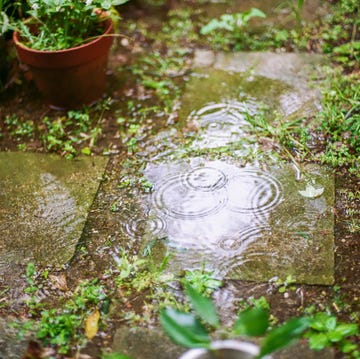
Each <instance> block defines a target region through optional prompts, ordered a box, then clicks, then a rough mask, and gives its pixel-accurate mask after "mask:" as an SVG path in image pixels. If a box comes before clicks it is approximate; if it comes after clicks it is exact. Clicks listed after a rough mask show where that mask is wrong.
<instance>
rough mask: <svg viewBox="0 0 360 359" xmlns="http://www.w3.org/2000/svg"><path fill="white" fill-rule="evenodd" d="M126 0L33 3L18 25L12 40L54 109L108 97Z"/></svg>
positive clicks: (75, 106) (64, 0)
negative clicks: (118, 25) (115, 40)
mask: <svg viewBox="0 0 360 359" xmlns="http://www.w3.org/2000/svg"><path fill="white" fill-rule="evenodd" d="M126 1H128V0H75V1H71V0H29V7H30V9H29V10H28V12H27V14H28V15H29V17H28V18H26V20H25V21H20V22H17V23H15V24H14V25H13V27H14V30H15V31H14V34H13V40H14V44H15V47H16V51H17V54H18V57H19V60H20V61H21V62H22V63H24V64H26V65H28V67H29V69H30V71H31V73H32V75H33V79H34V82H35V85H36V86H37V87H38V89H39V90H40V92H41V94H42V95H43V96H44V98H45V100H46V101H47V102H48V103H49V104H50V105H51V106H52V107H54V108H62V109H70V108H77V107H80V106H81V105H83V104H91V103H92V102H95V101H96V100H97V99H99V98H100V97H101V96H102V95H103V93H104V91H105V85H106V74H105V71H106V66H107V59H108V55H109V51H110V48H111V45H112V40H113V36H114V22H115V21H116V19H117V18H118V14H117V12H116V10H115V6H117V5H120V4H123V3H125V2H126Z"/></svg>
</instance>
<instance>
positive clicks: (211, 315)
mask: <svg viewBox="0 0 360 359" xmlns="http://www.w3.org/2000/svg"><path fill="white" fill-rule="evenodd" d="M185 291H186V294H187V295H188V297H189V299H190V301H191V304H192V306H193V308H194V310H195V312H196V313H197V314H198V315H199V317H200V318H201V319H202V320H203V321H204V322H205V323H208V324H210V325H212V326H213V327H215V328H218V327H219V324H220V322H219V317H218V315H217V313H216V308H215V306H214V303H213V302H212V300H211V299H210V298H207V297H205V296H203V295H201V294H200V293H199V292H198V291H197V290H196V289H194V288H193V287H192V286H191V285H186V286H185Z"/></svg>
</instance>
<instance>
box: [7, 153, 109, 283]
mask: <svg viewBox="0 0 360 359" xmlns="http://www.w3.org/2000/svg"><path fill="white" fill-rule="evenodd" d="M106 163H107V159H106V158H104V157H99V158H96V157H93V158H79V159H77V160H74V161H69V160H66V159H63V158H60V157H59V156H52V155H41V154H34V153H17V152H16V153H15V152H1V153H0V203H1V209H0V232H1V238H2V240H1V246H0V274H1V275H4V277H5V273H13V272H14V270H15V268H16V266H20V265H24V264H26V263H28V262H30V261H32V262H34V263H36V264H38V265H42V266H47V265H50V266H54V267H55V268H61V267H62V266H64V265H65V264H66V263H67V262H68V261H69V260H70V259H71V258H72V256H73V254H74V252H75V247H76V245H77V243H78V241H79V239H80V237H81V234H82V230H83V226H84V223H85V221H86V218H87V215H88V211H89V209H90V206H91V204H92V202H93V200H94V197H95V194H96V192H97V190H98V186H99V183H100V180H101V177H102V175H103V173H104V170H105V166H106ZM6 277H7V278H8V276H6ZM10 277H11V276H10Z"/></svg>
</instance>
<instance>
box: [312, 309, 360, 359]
mask: <svg viewBox="0 0 360 359" xmlns="http://www.w3.org/2000/svg"><path fill="white" fill-rule="evenodd" d="M354 335H359V327H358V325H357V324H353V323H339V322H338V320H337V318H336V317H335V316H332V315H329V314H327V313H323V312H319V313H316V314H315V315H314V317H312V318H311V321H310V330H309V331H308V332H307V333H306V337H307V338H309V346H310V348H311V349H314V350H321V349H324V348H326V347H329V346H334V345H335V346H336V347H337V348H339V349H340V350H341V351H342V352H343V353H346V354H350V355H351V356H352V357H353V358H360V351H359V349H358V347H357V345H356V344H355V343H352V342H351V341H350V340H348V339H347V338H348V337H350V336H354Z"/></svg>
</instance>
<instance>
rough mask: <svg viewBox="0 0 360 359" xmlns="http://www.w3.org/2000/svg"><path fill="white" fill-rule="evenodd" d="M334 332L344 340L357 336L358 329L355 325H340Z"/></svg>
mask: <svg viewBox="0 0 360 359" xmlns="http://www.w3.org/2000/svg"><path fill="white" fill-rule="evenodd" d="M334 332H335V333H337V334H338V335H340V336H341V338H345V337H348V336H350V335H356V334H359V327H358V325H357V324H346V323H342V324H339V325H338V326H337V327H336V328H335V330H334Z"/></svg>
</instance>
